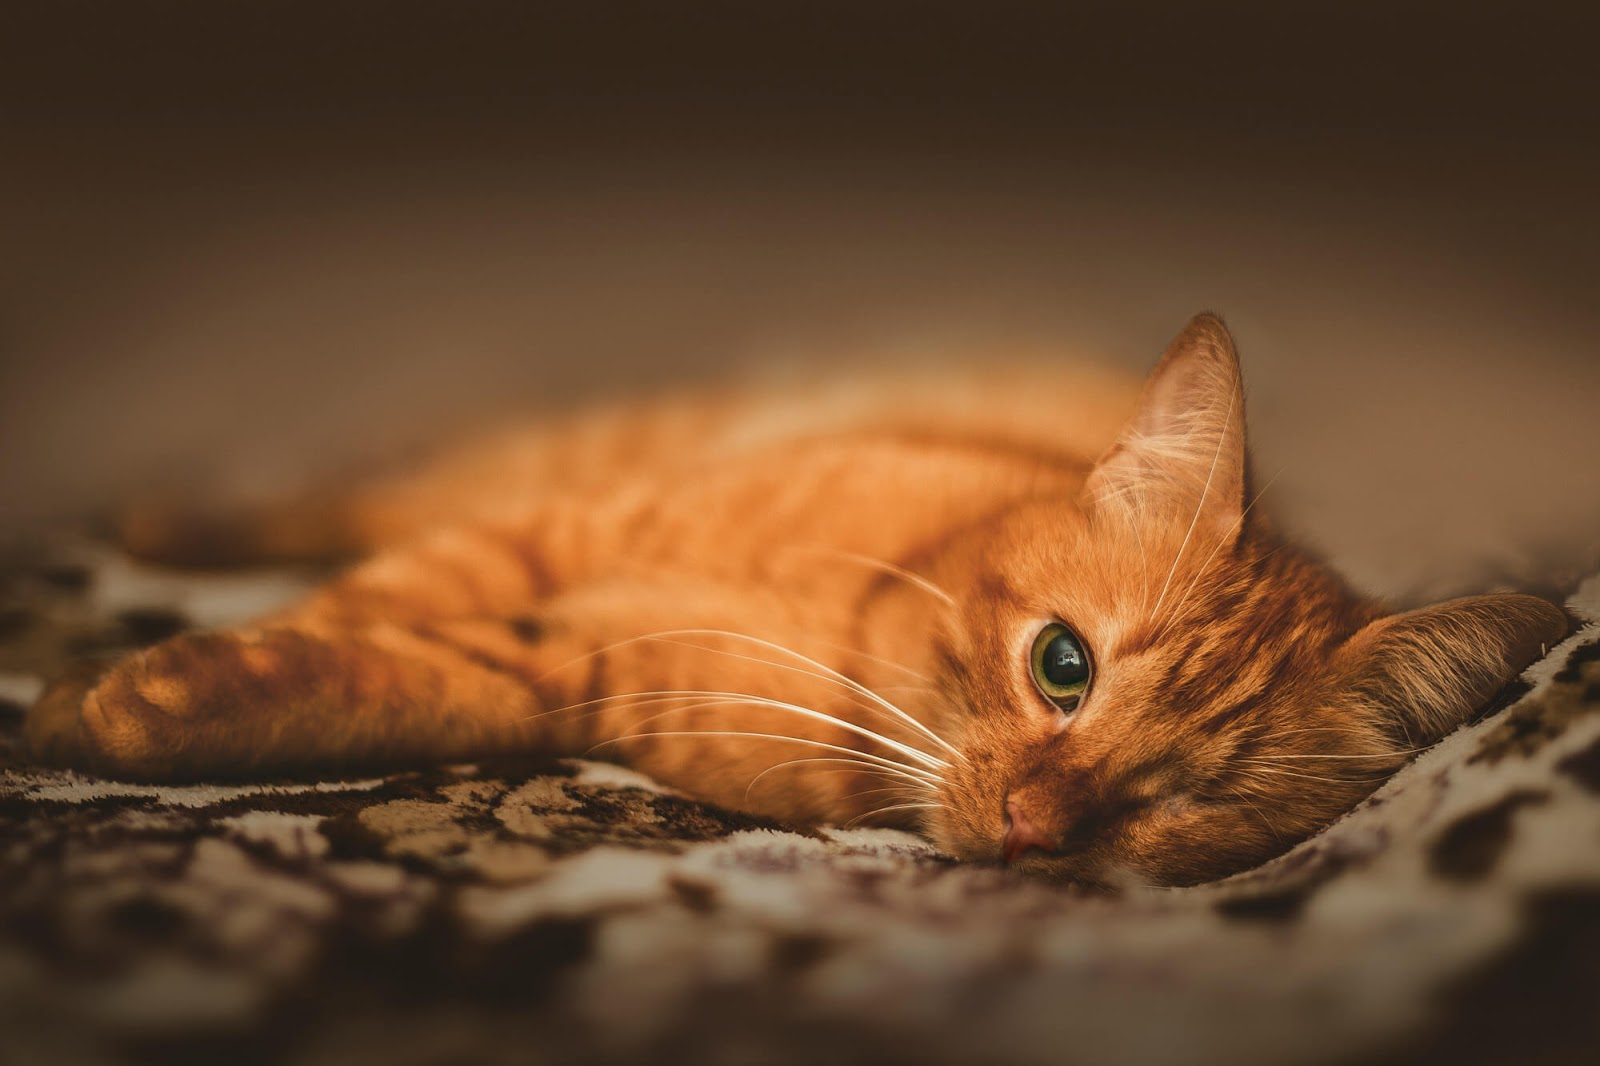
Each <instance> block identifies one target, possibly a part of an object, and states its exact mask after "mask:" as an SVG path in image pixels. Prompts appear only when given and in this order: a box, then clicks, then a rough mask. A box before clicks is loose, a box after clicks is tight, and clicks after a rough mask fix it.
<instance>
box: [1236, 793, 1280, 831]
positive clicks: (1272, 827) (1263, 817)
mask: <svg viewBox="0 0 1600 1066" xmlns="http://www.w3.org/2000/svg"><path fill="white" fill-rule="evenodd" d="M1228 791H1229V792H1230V793H1231V794H1232V795H1233V797H1234V798H1235V799H1237V800H1239V802H1241V803H1243V804H1244V805H1245V806H1247V807H1249V808H1250V809H1251V810H1252V811H1255V812H1256V816H1257V817H1258V818H1260V819H1261V821H1262V823H1263V824H1265V825H1266V827H1267V828H1268V829H1270V830H1272V835H1273V836H1275V837H1277V838H1279V839H1280V840H1281V839H1282V838H1283V830H1282V829H1279V828H1278V826H1277V824H1276V823H1275V822H1273V820H1272V819H1271V818H1268V817H1267V813H1266V812H1265V811H1263V810H1262V809H1261V808H1260V807H1257V806H1256V805H1255V801H1253V800H1252V799H1250V797H1249V796H1247V795H1245V794H1244V792H1242V791H1240V790H1239V789H1237V788H1235V787H1233V786H1232V785H1229V786H1228Z"/></svg>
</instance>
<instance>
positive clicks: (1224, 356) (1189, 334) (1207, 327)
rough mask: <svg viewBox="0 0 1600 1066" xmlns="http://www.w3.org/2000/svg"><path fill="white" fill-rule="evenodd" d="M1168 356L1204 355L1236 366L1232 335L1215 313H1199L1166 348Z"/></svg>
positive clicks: (1236, 358)
mask: <svg viewBox="0 0 1600 1066" xmlns="http://www.w3.org/2000/svg"><path fill="white" fill-rule="evenodd" d="M1167 353H1168V355H1169V356H1173V355H1178V354H1193V353H1204V354H1208V355H1210V356H1212V357H1213V358H1216V359H1220V360H1222V361H1223V362H1225V363H1229V364H1234V365H1237V362H1238V355H1237V353H1236V351H1235V349H1234V343H1233V334H1232V333H1231V332H1229V330H1228V324H1227V323H1226V322H1224V321H1223V320H1222V316H1221V315H1220V314H1218V313H1217V312H1215V311H1201V312H1200V313H1199V314H1197V315H1195V316H1194V317H1193V318H1191V319H1189V321H1188V323H1187V324H1186V325H1185V326H1184V327H1183V332H1181V333H1179V334H1178V336H1177V337H1176V338H1175V339H1174V340H1173V342H1172V344H1171V345H1170V346H1169V347H1168V349H1167Z"/></svg>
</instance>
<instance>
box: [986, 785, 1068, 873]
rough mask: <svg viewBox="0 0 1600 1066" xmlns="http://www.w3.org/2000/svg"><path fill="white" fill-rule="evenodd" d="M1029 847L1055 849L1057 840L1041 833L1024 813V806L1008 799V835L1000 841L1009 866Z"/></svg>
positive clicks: (1041, 849) (1042, 849) (1046, 849)
mask: <svg viewBox="0 0 1600 1066" xmlns="http://www.w3.org/2000/svg"><path fill="white" fill-rule="evenodd" d="M1029 848H1038V849H1039V850H1040V851H1053V850H1055V842H1054V841H1052V840H1051V839H1050V838H1049V837H1047V836H1045V835H1044V834H1043V833H1041V832H1040V831H1039V830H1038V828H1037V827H1035V826H1034V824H1033V823H1032V822H1030V821H1028V816H1027V815H1025V814H1023V813H1022V807H1021V805H1020V804H1018V803H1017V801H1016V800H1013V799H1008V800H1006V835H1005V837H1004V838H1003V839H1002V840H1001V842H1000V850H1001V853H1002V854H1004V855H1005V859H1006V865H1007V866H1009V865H1011V864H1012V863H1014V862H1016V861H1017V860H1018V859H1019V858H1021V857H1022V855H1023V853H1024V852H1026V851H1027V850H1028V849H1029Z"/></svg>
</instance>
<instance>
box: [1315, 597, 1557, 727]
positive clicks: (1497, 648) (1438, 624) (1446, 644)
mask: <svg viewBox="0 0 1600 1066" xmlns="http://www.w3.org/2000/svg"><path fill="white" fill-rule="evenodd" d="M1566 631H1567V620H1566V616H1565V615H1563V614H1562V613H1561V612H1560V611H1559V610H1557V609H1556V607H1555V606H1553V605H1552V604H1550V603H1547V602H1546V601H1544V600H1541V599H1538V598H1537V597H1534V596H1521V595H1516V594H1512V593H1501V594H1497V595H1493V596H1468V597H1466V598H1464V599H1459V600H1449V601H1447V602H1445V603H1438V604H1434V605H1433V606H1431V607H1422V608H1419V609H1418V610H1415V611H1407V612H1405V613H1403V614H1396V615H1390V616H1389V617H1387V618H1380V619H1378V620H1377V621H1376V622H1372V623H1371V624H1369V625H1368V626H1366V628H1364V629H1362V630H1360V631H1359V632H1358V633H1356V635H1355V636H1354V637H1351V638H1350V640H1349V641H1347V642H1346V643H1345V644H1344V645H1343V646H1342V647H1341V648H1340V649H1339V651H1338V653H1337V654H1336V655H1335V658H1334V661H1333V666H1334V669H1335V671H1336V674H1335V676H1336V678H1337V681H1336V683H1337V684H1338V686H1339V688H1340V692H1341V696H1340V698H1341V702H1343V701H1345V700H1348V701H1349V704H1350V705H1351V706H1353V707H1357V708H1362V709H1364V710H1365V711H1366V712H1367V713H1369V714H1372V715H1375V716H1376V717H1377V719H1378V721H1377V722H1376V723H1375V724H1378V725H1380V726H1382V727H1383V728H1384V729H1385V730H1386V731H1388V732H1389V733H1391V734H1392V735H1393V736H1394V737H1395V738H1396V740H1397V741H1409V742H1410V743H1412V744H1431V743H1433V742H1434V741H1436V740H1438V739H1439V738H1440V737H1442V736H1444V735H1445V734H1446V733H1448V732H1450V731H1451V730H1452V729H1454V728H1455V727H1456V726H1458V725H1460V724H1461V723H1462V722H1464V721H1466V720H1467V719H1468V718H1469V717H1471V715H1472V713H1473V712H1474V711H1476V710H1478V709H1479V708H1481V707H1483V706H1484V705H1485V704H1486V703H1488V702H1489V700H1490V699H1491V698H1493V696H1494V695H1495V693H1497V692H1499V691H1500V689H1502V688H1503V687H1505V685H1506V683H1507V682H1509V681H1510V680H1511V679H1512V678H1514V677H1516V676H1517V675H1518V674H1519V673H1521V672H1522V670H1523V668H1524V667H1526V666H1527V665H1528V664H1529V663H1531V662H1533V660H1535V659H1537V658H1538V657H1539V656H1540V655H1542V654H1544V652H1545V651H1546V650H1547V649H1548V648H1549V647H1550V646H1551V645H1554V644H1555V643H1556V642H1557V641H1559V640H1560V639H1561V638H1562V637H1563V636H1565V635H1566Z"/></svg>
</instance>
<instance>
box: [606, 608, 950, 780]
mask: <svg viewBox="0 0 1600 1066" xmlns="http://www.w3.org/2000/svg"><path fill="white" fill-rule="evenodd" d="M679 636H691V637H693V636H714V637H732V638H734V639H736V640H745V641H749V642H750V643H752V644H756V645H759V646H760V647H763V648H768V649H770V650H772V651H775V652H778V653H779V654H782V655H788V656H791V657H792V658H794V659H797V660H799V661H800V662H803V663H806V664H807V665H809V666H814V667H816V668H817V669H818V670H820V671H822V673H821V674H814V673H812V672H811V671H809V670H802V669H800V668H799V667H795V666H787V665H785V664H784V663H775V662H772V661H771V660H768V659H757V658H755V657H754V656H749V655H742V654H740V653H739V652H733V651H728V650H727V649H726V648H707V647H703V646H702V645H698V644H689V645H686V646H687V647H691V648H699V649H700V650H701V651H708V652H712V653H714V654H718V655H730V656H734V657H736V658H741V659H748V660H750V661H751V662H758V663H766V664H767V665H768V666H774V667H777V668H778V669H780V670H789V671H791V672H793V673H798V674H803V675H806V676H810V677H818V678H819V679H820V680H826V681H830V682H832V683H833V684H836V685H839V686H841V687H843V688H845V689H848V690H849V691H851V692H855V693H859V694H860V695H862V696H864V697H865V698H867V699H869V700H871V701H872V702H873V703H874V704H875V705H877V706H878V707H881V708H883V709H884V710H886V711H888V712H889V713H890V714H891V715H892V716H894V718H895V719H897V720H898V721H901V722H903V723H905V724H906V725H908V726H910V727H911V728H913V729H915V730H916V731H917V732H918V733H919V734H921V735H922V736H924V737H926V738H927V739H929V740H931V741H933V742H934V743H935V744H938V745H939V746H940V747H942V748H944V749H945V750H946V751H948V752H949V753H950V754H951V755H954V756H955V757H956V758H958V759H961V760H963V761H965V759H966V756H964V755H962V754H961V752H960V750H959V749H957V748H956V747H955V746H954V745H953V744H951V743H949V742H948V741H946V740H945V739H944V738H943V737H941V736H939V734H937V733H935V732H934V731H933V730H932V729H929V728H928V727H927V726H926V725H924V724H923V723H922V722H921V721H919V720H918V719H916V718H914V717H912V716H911V715H909V714H907V713H906V712H905V711H903V710H901V709H900V708H899V707H896V706H895V705H894V704H892V703H890V702H889V701H888V700H886V699H884V698H883V697H882V696H880V695H878V694H877V693H876V692H874V691H873V690H872V689H870V688H867V687H866V686H865V685H863V684H861V683H860V682H859V681H856V680H855V679H854V678H851V677H847V676H845V675H844V674H842V673H840V672H839V671H837V670H835V669H834V668H833V667H831V666H829V665H827V664H826V663H823V662H818V661H817V660H816V659H813V658H811V657H810V656H808V655H802V654H801V653H799V652H797V651H795V650H794V649H793V648H786V647H784V646H783V645H782V644H775V643H773V642H772V641H770V640H763V639H761V638H760V637H752V636H750V635H748V634H745V633H735V632H733V631H731V630H725V629H666V630H661V631H660V632H657V633H650V634H647V635H645V636H644V637H640V638H638V639H640V640H668V641H670V639H671V638H673V637H679ZM930 758H931V756H930ZM946 765H948V764H946Z"/></svg>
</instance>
